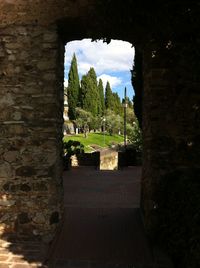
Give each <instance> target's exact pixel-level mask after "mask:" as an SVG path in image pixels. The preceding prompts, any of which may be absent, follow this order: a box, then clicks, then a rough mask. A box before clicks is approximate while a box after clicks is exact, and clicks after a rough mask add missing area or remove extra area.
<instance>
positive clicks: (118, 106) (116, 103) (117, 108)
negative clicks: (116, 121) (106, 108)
mask: <svg viewBox="0 0 200 268" xmlns="http://www.w3.org/2000/svg"><path fill="white" fill-rule="evenodd" d="M110 109H111V110H113V111H114V112H115V113H116V114H119V115H121V116H122V114H123V109H122V103H121V100H120V97H119V95H118V93H117V92H116V93H112V102H111V107H110Z"/></svg>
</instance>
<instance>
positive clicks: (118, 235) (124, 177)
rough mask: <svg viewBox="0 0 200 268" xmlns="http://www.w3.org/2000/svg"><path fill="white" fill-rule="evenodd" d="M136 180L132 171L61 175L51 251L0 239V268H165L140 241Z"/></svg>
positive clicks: (158, 254)
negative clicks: (60, 216)
mask: <svg viewBox="0 0 200 268" xmlns="http://www.w3.org/2000/svg"><path fill="white" fill-rule="evenodd" d="M140 175H141V169H140V168H136V167H135V168H127V169H123V170H120V171H97V170H95V169H92V168H77V169H73V170H70V171H67V172H66V173H65V174H64V192H65V198H64V206H65V215H64V222H63V226H62V230H61V231H60V233H59V235H58V236H57V237H56V239H55V241H54V243H53V245H52V247H51V248H50V249H48V248H47V245H45V244H43V243H41V242H38V241H37V240H33V239H32V238H28V239H27V237H24V238H23V237H21V236H20V237H15V236H12V235H10V236H8V237H2V238H1V239H0V268H31V267H35V268H36V267H37V268H39V267H40V268H117V267H118V268H171V267H172V265H171V263H170V262H169V260H168V259H167V258H166V256H165V255H162V253H161V252H160V251H159V250H155V249H153V250H152V249H151V247H150V245H149V243H148V240H147V238H146V236H145V233H144V229H143V225H142V222H141V218H140V210H139V200H140ZM47 252H48V253H49V254H47ZM47 259H48V262H47V263H46V264H45V265H44V263H45V262H44V260H47Z"/></svg>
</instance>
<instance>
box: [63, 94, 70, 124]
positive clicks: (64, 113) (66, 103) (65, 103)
mask: <svg viewBox="0 0 200 268" xmlns="http://www.w3.org/2000/svg"><path fill="white" fill-rule="evenodd" d="M68 110H69V107H68V100H67V94H65V93H64V111H63V118H64V121H68V120H69V116H68Z"/></svg>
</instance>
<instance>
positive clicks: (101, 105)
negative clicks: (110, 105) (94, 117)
mask: <svg viewBox="0 0 200 268" xmlns="http://www.w3.org/2000/svg"><path fill="white" fill-rule="evenodd" d="M98 92H99V106H98V114H99V115H100V116H102V115H104V113H105V99H104V88H103V81H102V80H101V79H99V84H98Z"/></svg>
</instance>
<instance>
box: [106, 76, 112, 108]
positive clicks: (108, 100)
mask: <svg viewBox="0 0 200 268" xmlns="http://www.w3.org/2000/svg"><path fill="white" fill-rule="evenodd" d="M112 99H113V95H112V90H111V87H110V83H109V82H108V81H107V83H106V89H105V107H106V109H112V106H113V105H112Z"/></svg>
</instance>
